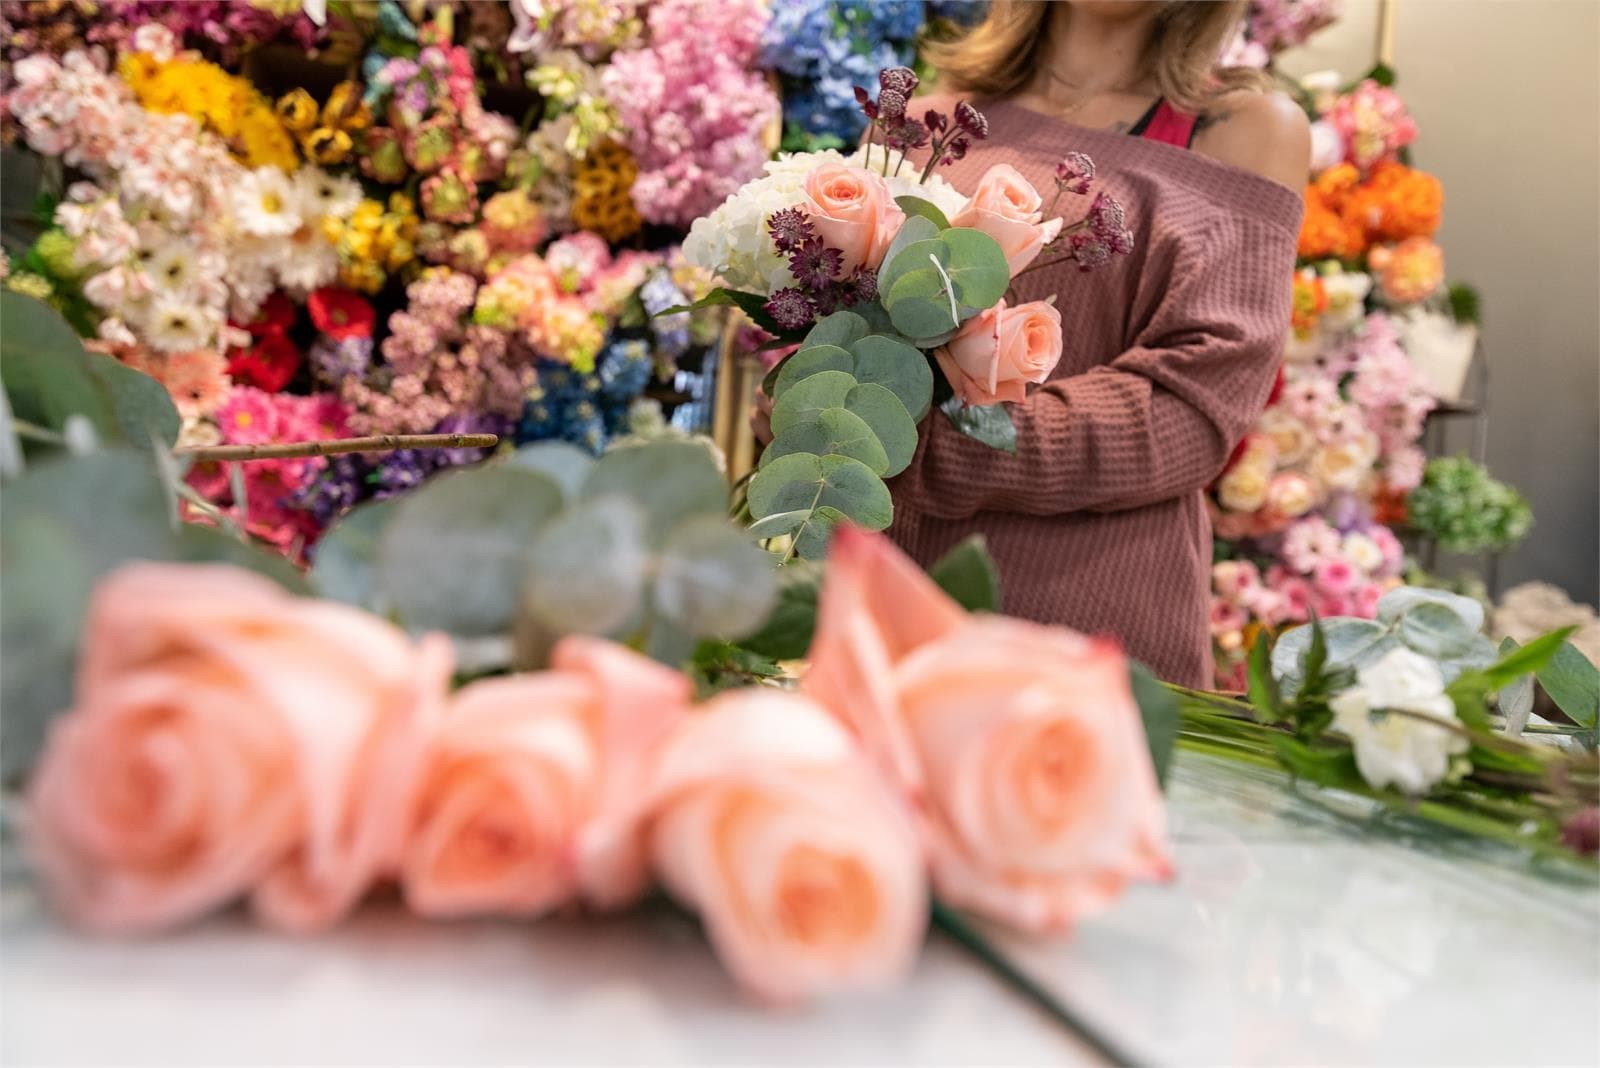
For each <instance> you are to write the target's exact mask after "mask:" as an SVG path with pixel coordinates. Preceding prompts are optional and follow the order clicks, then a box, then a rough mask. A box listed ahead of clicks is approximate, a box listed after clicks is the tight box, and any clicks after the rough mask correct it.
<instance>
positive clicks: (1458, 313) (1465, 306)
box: [1445, 282, 1483, 326]
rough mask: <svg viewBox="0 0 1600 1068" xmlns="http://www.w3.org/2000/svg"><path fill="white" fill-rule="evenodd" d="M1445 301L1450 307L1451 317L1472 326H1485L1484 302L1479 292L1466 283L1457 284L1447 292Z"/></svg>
mask: <svg viewBox="0 0 1600 1068" xmlns="http://www.w3.org/2000/svg"><path fill="white" fill-rule="evenodd" d="M1445 300H1446V302H1447V303H1448V304H1449V305H1450V317H1451V318H1453V319H1454V320H1455V321H1456V322H1458V323H1463V324H1466V325H1470V326H1481V325H1482V324H1483V300H1482V298H1481V297H1480V296H1479V295H1478V291H1477V290H1476V289H1474V288H1473V287H1472V286H1470V285H1468V284H1467V283H1465V282H1456V283H1454V284H1453V285H1451V286H1450V287H1449V288H1448V289H1447V290H1445Z"/></svg>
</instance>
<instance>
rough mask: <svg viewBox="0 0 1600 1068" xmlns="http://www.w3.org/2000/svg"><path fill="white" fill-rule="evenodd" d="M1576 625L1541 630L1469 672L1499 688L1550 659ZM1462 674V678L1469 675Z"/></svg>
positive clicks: (1491, 687) (1487, 687) (1539, 668)
mask: <svg viewBox="0 0 1600 1068" xmlns="http://www.w3.org/2000/svg"><path fill="white" fill-rule="evenodd" d="M1576 629H1577V628H1576V627H1563V628H1562V629H1561V630H1553V631H1551V632H1549V633H1548V634H1541V635H1539V637H1537V638H1535V639H1533V641H1531V642H1529V643H1528V644H1526V645H1520V646H1517V647H1516V648H1515V649H1513V650H1512V651H1510V652H1509V653H1507V654H1506V655H1505V656H1503V657H1501V658H1500V659H1499V660H1497V661H1495V663H1493V664H1491V665H1490V666H1489V667H1487V668H1484V669H1483V670H1481V671H1477V672H1472V673H1470V675H1471V676H1474V677H1476V678H1479V679H1482V680H1483V689H1485V690H1498V689H1499V688H1500V687H1502V686H1505V685H1508V684H1509V683H1511V682H1513V681H1514V680H1515V679H1516V678H1517V677H1518V676H1519V675H1527V674H1530V673H1533V674H1537V673H1538V672H1540V671H1542V670H1544V669H1545V668H1546V667H1547V666H1548V665H1549V664H1550V663H1551V661H1552V660H1553V659H1554V658H1555V656H1556V653H1557V652H1558V651H1559V650H1560V649H1561V646H1562V644H1563V643H1565V642H1566V640H1567V637H1568V636H1569V635H1571V634H1572V632H1573V631H1574V630H1576ZM1461 677H1462V678H1463V679H1465V678H1468V677H1469V676H1468V675H1462V676H1461ZM1580 726H1587V724H1580Z"/></svg>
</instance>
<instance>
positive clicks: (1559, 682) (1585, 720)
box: [1536, 642, 1600, 729]
mask: <svg viewBox="0 0 1600 1068" xmlns="http://www.w3.org/2000/svg"><path fill="white" fill-rule="evenodd" d="M1536 674H1537V676H1538V679H1539V685H1541V686H1543V687H1544V692H1545V693H1547V694H1549V695H1550V700H1552V701H1554V702H1555V704H1556V707H1557V708H1559V709H1561V711H1562V712H1564V713H1566V715H1567V718H1568V719H1570V720H1572V722H1574V723H1576V724H1577V725H1578V726H1580V727H1588V728H1591V729H1592V728H1593V727H1594V726H1595V722H1596V718H1597V714H1600V668H1596V667H1595V665H1594V664H1592V663H1591V662H1590V661H1589V658H1588V657H1586V656H1584V655H1583V654H1582V653H1581V652H1579V651H1578V649H1577V647H1576V646H1574V645H1573V644H1572V643H1571V642H1562V643H1561V645H1560V646H1559V647H1558V648H1557V649H1556V651H1555V653H1554V654H1552V655H1551V657H1550V659H1549V661H1548V662H1547V663H1546V664H1545V665H1544V666H1543V667H1542V668H1539V669H1538V670H1537V672H1536Z"/></svg>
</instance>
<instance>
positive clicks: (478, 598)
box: [374, 464, 562, 638]
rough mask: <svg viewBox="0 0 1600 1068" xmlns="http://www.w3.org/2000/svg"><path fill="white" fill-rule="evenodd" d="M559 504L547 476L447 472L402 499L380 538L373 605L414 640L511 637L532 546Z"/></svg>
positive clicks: (507, 469) (501, 467)
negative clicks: (432, 633) (386, 610)
mask: <svg viewBox="0 0 1600 1068" xmlns="http://www.w3.org/2000/svg"><path fill="white" fill-rule="evenodd" d="M561 505H562V496H561V487H560V486H559V485H557V484H556V482H555V480H554V479H552V478H550V477H549V476H548V475H545V474H541V473H540V472H538V471H530V470H528V469H526V468H520V467H512V466H510V465H509V464H498V465H493V466H488V467H476V468H470V469H461V470H456V471H447V472H445V473H443V474H441V475H439V476H437V477H435V478H432V479H430V480H428V481H427V482H426V483H424V484H423V485H422V486H420V487H419V488H418V489H416V490H414V491H413V492H411V493H409V494H407V495H406V496H405V497H402V498H400V500H399V503H398V506H397V507H396V508H395V511H394V514H393V515H392V516H391V517H390V519H389V522H388V523H387V524H386V525H385V526H384V527H383V530H382V533H381V534H380V535H379V538H378V558H377V572H376V579H377V581H376V588H375V591H374V596H375V597H377V598H379V599H380V600H381V601H382V603H385V604H388V605H391V606H393V608H394V610H395V612H396V613H397V614H398V616H399V618H400V621H401V623H403V624H404V625H405V626H406V627H407V628H408V629H410V630H412V631H426V630H442V631H444V632H445V633H447V634H450V635H452V636H455V637H467V638H471V637H486V636H497V635H501V634H503V633H505V632H506V631H507V630H508V629H510V626H511V621H512V618H513V617H514V616H515V615H516V611H517V601H518V591H519V590H520V589H521V587H522V578H523V573H524V571H525V570H526V553H527V546H528V543H529V542H530V541H532V540H533V538H534V536H535V535H536V534H537V533H538V532H539V531H540V529H542V528H543V527H544V525H545V524H546V523H548V522H549V521H550V520H551V519H553V518H554V517H555V516H556V515H557V514H558V513H559V512H560V511H561Z"/></svg>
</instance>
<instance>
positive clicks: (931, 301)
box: [889, 271, 955, 344]
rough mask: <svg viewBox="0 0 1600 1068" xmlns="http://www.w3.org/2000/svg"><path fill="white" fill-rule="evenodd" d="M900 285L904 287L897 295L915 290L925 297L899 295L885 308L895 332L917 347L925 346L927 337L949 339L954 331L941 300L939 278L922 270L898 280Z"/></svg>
mask: <svg viewBox="0 0 1600 1068" xmlns="http://www.w3.org/2000/svg"><path fill="white" fill-rule="evenodd" d="M929 284H931V286H932V288H931V289H930V288H928V285H929ZM900 286H901V287H904V288H903V289H902V290H899V291H898V292H902V293H904V292H907V291H910V290H913V289H915V290H923V291H926V295H924V296H902V299H900V300H899V301H898V302H897V303H896V304H894V305H893V306H892V307H890V308H889V319H890V321H891V322H893V323H894V325H895V329H897V330H899V331H901V332H902V333H904V334H905V335H906V336H907V337H910V338H912V339H914V340H915V341H917V342H918V343H919V344H926V343H928V342H927V340H926V339H930V338H937V337H949V336H950V334H951V332H952V331H953V330H954V329H955V320H954V319H953V318H952V317H951V314H950V302H949V301H948V300H946V299H944V295H943V294H944V289H943V282H941V281H940V279H939V277H938V276H937V275H935V274H934V273H933V272H932V271H924V272H920V273H918V274H912V275H908V276H906V277H905V278H902V279H901V280H900Z"/></svg>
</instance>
